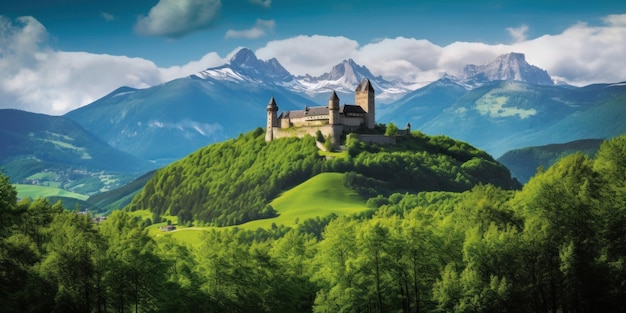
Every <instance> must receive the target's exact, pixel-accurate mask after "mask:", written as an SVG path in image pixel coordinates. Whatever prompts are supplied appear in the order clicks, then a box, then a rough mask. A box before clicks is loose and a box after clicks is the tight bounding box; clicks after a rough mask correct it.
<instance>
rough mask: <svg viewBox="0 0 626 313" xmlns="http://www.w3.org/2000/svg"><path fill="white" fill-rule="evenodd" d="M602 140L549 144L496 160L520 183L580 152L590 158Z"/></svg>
mask: <svg viewBox="0 0 626 313" xmlns="http://www.w3.org/2000/svg"><path fill="white" fill-rule="evenodd" d="M602 142H604V140H603V139H583V140H576V141H572V142H567V143H562V144H551V145H545V146H537V147H527V148H522V149H516V150H511V151H508V152H506V153H505V154H503V155H502V156H501V157H499V158H498V162H500V163H502V164H504V165H505V166H506V167H507V168H509V169H510V170H511V174H513V176H514V177H516V178H517V179H518V180H519V181H520V182H521V183H526V182H528V181H529V180H530V178H531V177H533V176H535V174H536V173H537V169H538V168H540V167H542V168H544V169H547V168H549V167H551V166H552V165H553V164H555V163H556V162H557V161H559V160H560V159H562V158H563V157H565V156H568V155H570V154H573V153H576V152H582V153H584V154H586V155H587V156H589V157H590V158H592V157H593V156H594V155H595V154H596V152H597V151H598V149H599V148H600V145H601V144H602Z"/></svg>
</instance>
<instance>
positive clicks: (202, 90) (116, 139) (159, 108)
mask: <svg viewBox="0 0 626 313" xmlns="http://www.w3.org/2000/svg"><path fill="white" fill-rule="evenodd" d="M290 77H291V75H290V74H289V73H288V72H287V71H286V70H285V69H284V68H283V67H282V66H280V64H279V63H278V61H276V60H275V59H272V60H269V61H261V60H258V59H257V58H256V56H254V53H252V51H250V50H248V49H242V50H240V51H239V52H238V53H237V54H236V55H235V56H233V57H232V59H231V60H230V62H229V63H228V64H225V65H223V66H220V67H216V68H212V69H207V70H205V71H202V72H200V73H198V74H195V75H191V76H189V77H185V78H180V79H176V80H173V81H170V82H167V83H164V84H161V85H158V86H153V87H150V88H146V89H132V88H128V87H123V88H120V89H118V90H115V91H113V92H112V93H110V94H109V95H107V96H105V97H103V98H101V99H99V100H97V101H95V102H93V103H91V104H89V105H87V106H84V107H82V108H79V109H77V110H74V111H71V112H69V113H67V114H66V115H65V116H66V117H67V118H70V119H72V120H74V121H76V122H77V123H79V124H81V125H82V126H83V127H85V128H86V129H88V130H90V131H91V132H93V133H96V134H98V135H99V136H100V137H101V138H102V139H103V140H105V141H106V142H107V143H109V144H110V145H111V146H113V147H115V148H117V149H120V150H122V151H125V152H128V153H130V154H133V155H135V156H137V157H140V158H143V159H146V160H151V161H152V162H155V163H156V164H158V165H164V164H168V163H170V162H172V161H174V160H177V159H179V158H182V157H184V156H186V155H187V154H189V153H191V152H193V151H195V150H197V149H198V148H200V147H202V146H206V145H208V144H211V143H214V142H219V141H223V140H226V139H229V138H233V137H236V136H237V135H238V134H239V133H242V132H245V131H247V130H249V129H251V128H254V127H257V126H264V125H265V116H266V106H267V102H268V101H269V99H270V98H271V97H272V96H274V97H275V99H276V102H277V103H278V106H279V108H280V109H281V110H293V109H302V108H304V107H305V106H314V105H316V104H315V103H314V102H313V101H312V100H310V99H309V98H307V97H306V96H302V95H299V94H296V93H294V92H292V91H291V90H290V89H288V88H287V87H286V86H289V84H290V82H291V83H293V79H292V78H290Z"/></svg>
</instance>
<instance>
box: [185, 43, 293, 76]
mask: <svg viewBox="0 0 626 313" xmlns="http://www.w3.org/2000/svg"><path fill="white" fill-rule="evenodd" d="M192 76H196V77H199V78H203V79H206V78H209V77H210V78H214V79H219V80H229V81H244V80H245V81H251V82H258V83H264V84H270V85H274V84H281V85H282V84H287V85H288V84H289V83H290V82H293V80H294V79H293V75H291V73H289V72H288V71H287V70H286V69H285V68H284V67H283V66H282V65H280V63H279V62H278V60H276V58H271V59H269V60H267V61H263V60H259V59H258V58H257V57H256V55H255V54H254V52H252V50H250V49H247V48H243V49H241V50H239V51H238V52H237V53H236V54H235V55H234V56H233V57H232V58H231V59H230V61H229V62H228V63H227V64H224V65H222V66H219V67H214V68H209V69H207V70H204V71H202V72H200V73H197V74H195V75H192Z"/></svg>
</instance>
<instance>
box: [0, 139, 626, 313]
mask: <svg viewBox="0 0 626 313" xmlns="http://www.w3.org/2000/svg"><path fill="white" fill-rule="evenodd" d="M625 155H626V136H622V137H619V138H615V139H612V140H610V141H607V142H605V143H604V144H603V145H602V146H601V147H600V150H599V151H598V153H597V154H596V157H595V159H590V158H589V157H587V156H585V155H584V154H582V153H577V154H574V155H572V156H568V157H566V158H564V159H562V160H560V161H559V162H557V163H556V164H555V165H554V166H552V167H551V168H549V169H547V170H546V171H544V172H541V173H538V174H537V175H536V176H535V177H533V178H532V179H531V180H530V181H529V182H528V184H526V185H525V186H524V188H523V189H522V190H519V191H511V190H503V189H501V188H498V187H495V186H493V185H481V186H475V187H473V188H472V189H471V190H468V191H464V192H461V193H457V192H420V193H394V194H391V195H389V196H388V197H380V198H379V202H380V205H379V206H377V207H376V209H375V211H374V212H372V213H370V214H361V215H357V216H342V217H336V216H335V217H329V218H327V219H323V220H320V219H316V220H307V221H303V222H301V223H299V224H298V226H297V227H294V228H293V229H288V228H282V227H277V228H272V229H268V230H263V229H259V230H257V231H245V230H242V229H239V228H229V229H213V230H211V231H206V232H205V233H204V236H203V238H202V242H201V244H200V245H198V246H194V247H190V246H189V245H186V244H184V243H182V242H178V241H176V240H174V239H172V237H169V236H168V235H163V236H160V237H159V239H158V240H155V239H154V238H151V237H150V235H149V234H148V232H147V230H146V228H144V226H142V225H143V224H144V223H143V221H141V220H140V218H139V219H138V218H133V217H131V215H130V214H129V213H127V212H124V211H116V212H114V213H113V214H112V215H111V216H109V218H108V219H107V220H106V221H105V222H103V223H101V224H92V223H91V221H90V220H89V219H88V217H87V216H85V215H79V214H75V213H73V212H68V211H66V210H63V209H62V208H61V206H60V205H51V204H49V203H48V202H47V201H46V200H43V199H39V200H35V201H32V202H31V201H21V202H19V203H18V202H16V201H17V200H16V192H15V189H14V187H13V186H12V185H11V184H10V183H9V180H8V178H7V177H5V176H2V175H0V220H2V221H3V227H2V228H0V303H2V306H0V312H227V313H243V312H303V313H304V312H319V313H322V312H376V313H382V312H403V313H412V312H433V313H435V312H458V313H461V312H476V313H489V312H520V313H521V312H537V313H546V312H552V313H557V312H608V313H611V312H615V313H619V312H623V311H624V307H625V304H626V302H625V300H624V299H625V298H624V294H626V283H625V282H626V268H625V267H624V266H623V265H624V264H625V262H626V249H624V247H625V244H626V229H625V228H624V225H626V208H625V206H624V203H626V161H625V160H626V159H625V158H624V156H625ZM318 231H321V235H320V236H317V234H319V232H318Z"/></svg>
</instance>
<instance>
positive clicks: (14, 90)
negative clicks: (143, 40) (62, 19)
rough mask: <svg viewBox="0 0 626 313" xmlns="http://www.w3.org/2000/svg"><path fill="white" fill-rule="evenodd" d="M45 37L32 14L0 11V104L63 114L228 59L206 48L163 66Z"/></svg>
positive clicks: (182, 75) (191, 72)
mask: <svg viewBox="0 0 626 313" xmlns="http://www.w3.org/2000/svg"><path fill="white" fill-rule="evenodd" d="M47 37H48V34H47V31H46V29H45V27H44V26H43V25H42V24H41V23H39V22H38V21H37V20H36V19H35V18H33V17H21V18H18V19H16V20H15V21H12V20H9V19H7V18H5V17H2V16H0V69H2V70H1V71H0V108H18V109H22V110H26V111H31V112H40V113H47V114H53V115H58V114H64V113H66V112H68V111H70V110H72V109H76V108H78V107H81V106H83V105H86V104H89V103H91V102H93V101H95V100H97V99H99V98H100V97H102V96H104V95H106V94H108V93H109V92H111V91H113V90H115V89H116V88H118V87H120V86H130V87H135V88H146V87H149V86H153V85H156V84H160V83H162V82H165V81H169V80H172V79H175V78H179V77H184V76H187V75H190V74H193V73H196V72H198V71H201V70H204V69H206V68H208V67H213V66H217V65H221V64H223V63H224V62H225V61H226V60H225V59H222V58H220V57H219V56H218V55H217V54H216V53H208V54H206V55H205V56H204V57H202V58H201V59H200V60H197V61H192V62H189V63H187V64H185V65H183V66H174V67H169V68H159V67H158V66H156V65H155V64H154V63H153V62H152V61H149V60H146V59H142V58H129V57H125V56H113V55H106V54H92V53H86V52H65V51H55V50H53V49H51V48H49V46H48V45H47V41H46V39H47Z"/></svg>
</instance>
